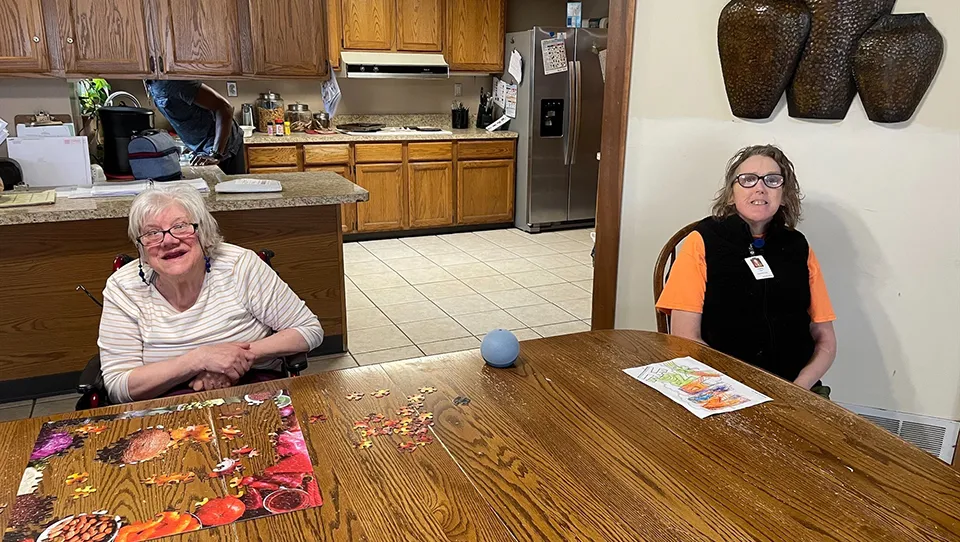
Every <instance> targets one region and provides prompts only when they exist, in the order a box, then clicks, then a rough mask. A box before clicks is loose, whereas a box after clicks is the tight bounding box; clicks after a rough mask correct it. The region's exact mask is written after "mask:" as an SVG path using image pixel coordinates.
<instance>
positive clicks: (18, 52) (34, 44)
mask: <svg viewBox="0 0 960 542" xmlns="http://www.w3.org/2000/svg"><path fill="white" fill-rule="evenodd" d="M49 69H50V63H49V59H48V56H47V36H46V34H45V33H44V29H43V11H42V10H41V8H40V0H26V1H24V0H16V1H13V0H10V1H5V2H0V73H43V72H46V71H49ZM11 122H13V121H11Z"/></svg>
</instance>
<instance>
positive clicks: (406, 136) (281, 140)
mask: <svg viewBox="0 0 960 542" xmlns="http://www.w3.org/2000/svg"><path fill="white" fill-rule="evenodd" d="M444 130H448V131H450V132H453V135H449V134H436V133H431V132H400V133H396V134H390V135H363V136H360V135H347V134H341V133H335V134H328V135H319V134H318V135H311V134H307V133H304V132H293V133H292V134H290V135H288V136H270V135H267V134H263V133H260V132H254V134H253V135H252V136H250V137H245V138H243V144H244V145H293V144H296V143H369V142H380V141H450V140H470V139H516V138H517V137H519V134H518V133H517V132H511V131H509V130H497V131H496V132H488V131H486V130H484V129H482V128H466V129H464V130H453V129H451V128H444Z"/></svg>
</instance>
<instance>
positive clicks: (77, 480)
mask: <svg viewBox="0 0 960 542" xmlns="http://www.w3.org/2000/svg"><path fill="white" fill-rule="evenodd" d="M89 477H90V473H89V472H75V473H73V474H70V475H68V476H67V480H66V482H67V485H68V486H72V485H74V484H82V483H84V482H86V481H87V478H89Z"/></svg>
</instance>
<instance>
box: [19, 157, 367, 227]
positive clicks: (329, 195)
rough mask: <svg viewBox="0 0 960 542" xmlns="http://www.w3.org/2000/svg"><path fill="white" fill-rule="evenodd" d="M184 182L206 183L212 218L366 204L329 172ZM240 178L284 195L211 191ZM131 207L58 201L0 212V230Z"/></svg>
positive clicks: (214, 176) (124, 202) (213, 173)
mask: <svg viewBox="0 0 960 542" xmlns="http://www.w3.org/2000/svg"><path fill="white" fill-rule="evenodd" d="M183 178H184V179H198V178H202V179H203V180H205V181H206V182H207V186H209V187H210V192H208V193H206V194H204V200H205V201H206V203H207V209H209V210H210V211H211V212H217V211H242V210H250V209H272V208H283V207H310V206H316V205H339V204H341V203H352V202H356V201H368V200H369V199H370V193H369V192H367V191H366V190H364V189H363V188H360V187H359V186H357V185H355V184H353V183H351V182H350V181H348V180H346V179H344V178H343V177H341V176H340V175H337V174H336V173H331V172H328V171H317V172H303V173H272V174H269V175H264V174H259V175H232V176H229V175H225V174H224V173H223V172H222V171H221V170H220V168H218V167H216V166H204V167H191V166H186V167H184V168H183ZM238 178H255V179H275V180H277V181H280V184H282V185H283V192H269V193H259V194H218V193H217V192H214V190H213V187H214V185H216V184H217V183H218V182H222V181H227V180H230V179H238ZM132 201H133V198H132V197H116V198H77V199H69V198H63V197H57V202H56V203H54V204H53V205H38V206H34V207H12V208H8V209H0V226H11V225H15V224H37V223H45V222H68V221H72V220H99V219H103V218H123V217H126V216H127V215H128V213H129V211H130V203H131V202H132Z"/></svg>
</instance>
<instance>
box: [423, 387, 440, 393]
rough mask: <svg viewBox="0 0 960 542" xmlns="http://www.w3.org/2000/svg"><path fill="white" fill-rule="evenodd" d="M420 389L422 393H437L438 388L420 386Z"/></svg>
mask: <svg viewBox="0 0 960 542" xmlns="http://www.w3.org/2000/svg"><path fill="white" fill-rule="evenodd" d="M418 391H419V392H420V393H435V392H436V391H437V388H434V387H433V386H426V387H423V388H420V389H419V390H418Z"/></svg>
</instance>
